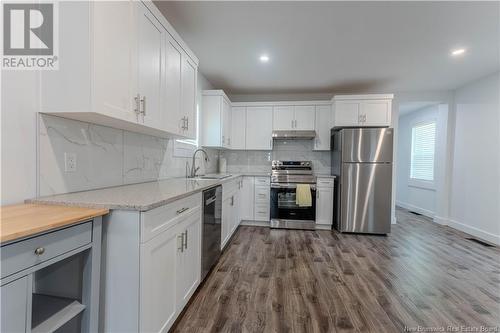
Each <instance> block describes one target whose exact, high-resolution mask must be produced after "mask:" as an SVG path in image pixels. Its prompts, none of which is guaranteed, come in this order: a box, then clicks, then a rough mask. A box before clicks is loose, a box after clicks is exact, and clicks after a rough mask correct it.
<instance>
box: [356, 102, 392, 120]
mask: <svg viewBox="0 0 500 333" xmlns="http://www.w3.org/2000/svg"><path fill="white" fill-rule="evenodd" d="M391 104H392V103H391V101H388V100H373V101H362V102H361V108H360V114H361V116H362V117H363V119H362V120H363V126H390V124H391V111H392V110H391Z"/></svg>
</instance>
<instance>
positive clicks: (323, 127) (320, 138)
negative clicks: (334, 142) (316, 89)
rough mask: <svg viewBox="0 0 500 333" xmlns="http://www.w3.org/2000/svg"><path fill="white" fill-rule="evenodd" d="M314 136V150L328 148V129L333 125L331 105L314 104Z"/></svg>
mask: <svg viewBox="0 0 500 333" xmlns="http://www.w3.org/2000/svg"><path fill="white" fill-rule="evenodd" d="M315 111H316V117H315V126H314V130H315V131H316V138H315V139H314V150H330V136H331V135H330V130H331V129H332V127H333V112H332V106H331V105H316V108H315Z"/></svg>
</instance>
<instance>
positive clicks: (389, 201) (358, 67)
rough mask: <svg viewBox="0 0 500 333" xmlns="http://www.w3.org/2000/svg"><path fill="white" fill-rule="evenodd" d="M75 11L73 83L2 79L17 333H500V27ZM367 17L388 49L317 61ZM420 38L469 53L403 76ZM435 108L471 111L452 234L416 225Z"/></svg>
mask: <svg viewBox="0 0 500 333" xmlns="http://www.w3.org/2000/svg"><path fill="white" fill-rule="evenodd" d="M6 5H7V4H6ZM6 8H8V7H4V10H5V11H7V9H6ZM13 8H14V9H12V8H9V10H13V11H14V12H15V11H16V10H17V11H20V10H25V9H23V8H24V7H13ZM55 8H57V10H56V11H54V12H53V14H54V17H55V18H56V19H57V25H54V28H53V29H57V31H58V34H57V40H56V42H55V43H54V44H55V45H57V47H55V48H54V50H53V51H54V52H56V53H55V54H56V55H57V59H58V60H57V62H56V64H57V66H58V68H57V70H51V69H46V68H45V69H40V70H13V69H12V68H11V69H7V68H5V67H4V68H3V69H2V81H3V83H4V84H3V85H2V97H3V98H2V185H1V186H2V205H3V206H2V210H1V211H2V223H1V225H0V230H1V234H2V248H1V249H2V251H1V252H2V263H1V270H2V276H1V283H0V291H1V294H2V297H1V298H2V310H1V322H2V324H1V325H2V326H1V327H2V332H4V331H5V332H21V331H23V332H28V331H38V332H54V331H60V332H62V331H83V332H97V331H99V332H133V331H135V332H137V331H139V332H160V331H161V332H167V331H169V330H171V331H176V332H183V331H213V332H219V331H221V332H222V331H249V332H260V331H279V332H285V331H293V332H305V331H332V332H333V331H340V330H349V331H362V330H364V331H373V332H380V331H394V332H397V331H402V330H405V329H412V328H415V327H438V328H439V327H441V326H445V327H447V326H449V325H451V326H458V327H460V326H467V327H480V326H485V327H488V328H489V327H491V328H494V327H495V325H497V327H498V321H499V312H498V307H499V303H498V297H500V296H499V285H498V278H499V276H498V270H499V269H498V263H497V262H498V259H499V258H500V252H498V249H497V245H498V244H499V243H500V242H499V239H500V238H499V237H500V236H499V235H500V231H499V230H498V228H499V224H500V223H498V221H499V216H500V212H499V211H498V207H499V206H500V205H498V202H499V200H500V199H499V194H500V193H499V188H498V186H497V187H495V184H498V177H499V175H498V169H499V168H498V163H500V158H498V151H499V149H493V151H494V152H495V153H493V154H496V157H495V156H493V157H494V158H492V159H491V161H492V163H497V164H496V167H495V165H492V166H491V167H488V168H487V169H485V168H486V167H485V166H480V165H477V164H470V162H467V163H466V162H465V161H470V159H471V156H474V157H473V158H474V159H476V160H480V158H479V156H478V155H475V154H480V153H479V152H475V151H473V150H471V149H470V147H471V146H472V147H473V146H474V144H477V145H480V144H481V142H482V141H481V140H488V142H490V143H491V145H492V146H493V147H498V145H499V144H500V140H499V137H498V132H499V130H498V129H499V126H500V122H499V121H498V67H499V66H498V47H497V48H496V49H495V46H498V40H499V39H498V38H495V37H498V29H497V30H495V29H494V27H498V24H499V22H498V18H499V17H498V3H489V4H478V5H473V4H471V3H463V4H460V3H453V2H452V3H449V4H445V3H428V4H418V5H417V4H415V3H410V4H407V5H406V6H405V5H404V4H403V3H375V4H367V3H362V2H360V3H357V4H351V5H349V4H346V3H335V2H325V3H313V4H306V3H300V2H299V3H272V2H262V3H259V4H251V3H247V2H241V3H230V2H229V3H225V2H207V3H198V2H162V1H156V2H151V1H140V2H139V1H119V2H84V1H82V2H60V3H57V5H56V6H55ZM32 10H33V9H32ZM34 10H36V8H35V9H34ZM396 12H397V14H398V15H396V16H393V15H390V13H396ZM40 13H44V11H42V10H41V11H40ZM415 13H417V14H415ZM436 13H438V14H443V15H444V13H447V14H450V19H449V21H448V24H449V25H450V26H453V27H454V28H455V29H457V30H458V31H460V33H458V32H457V33H456V34H457V36H460V38H458V37H456V36H455V33H452V32H450V31H449V30H446V29H442V30H439V29H440V25H439V24H438V23H437V22H439V19H438V18H439V17H440V16H439V15H438V14H436ZM281 14H283V16H280V15H281ZM356 14H358V15H365V16H366V17H367V20H368V21H367V22H366V24H367V25H368V24H370V25H371V26H372V27H373V32H368V31H363V33H364V34H365V35H366V36H364V37H363V38H365V40H364V42H365V44H362V43H361V41H359V44H357V45H353V44H352V42H351V40H350V39H349V38H344V37H342V36H336V37H335V38H336V39H335V43H332V45H330V44H329V43H320V42H319V40H320V39H321V38H309V37H306V36H310V34H311V33H318V34H320V33H321V34H323V36H325V34H327V31H334V30H335V29H342V27H344V28H343V29H345V26H344V25H346V24H349V26H350V27H351V29H354V31H353V32H352V34H353V35H354V34H357V33H360V30H356V29H360V28H359V27H357V26H356V25H355V24H352V21H349V20H347V18H348V17H349V16H348V15H356ZM414 14H415V15H416V17H419V18H420V19H422V20H423V19H425V20H429V22H430V23H429V24H430V25H431V26H433V27H434V28H435V29H437V30H439V31H440V33H441V34H436V35H435V36H433V37H432V38H435V40H432V43H439V42H441V43H444V42H446V43H451V44H453V47H455V46H454V45H455V44H454V43H457V42H461V43H468V44H467V45H466V46H461V47H464V49H463V52H458V54H454V52H455V51H457V50H458V49H457V50H455V49H452V50H451V51H450V50H448V49H449V47H448V46H447V45H445V47H444V48H442V50H441V51H442V52H443V54H440V55H439V56H438V57H431V58H426V56H425V54H426V53H425V52H423V51H422V52H421V53H419V57H420V59H421V61H422V62H423V63H422V64H421V65H420V66H419V65H417V66H414V65H412V61H413V60H412V59H413V58H412V55H411V52H410V53H408V52H409V51H405V50H400V51H399V53H398V54H396V55H395V57H394V58H391V52H389V50H390V47H389V45H401V43H402V42H403V41H404V40H406V39H407V38H408V36H412V37H414V41H415V43H420V44H419V45H420V47H421V49H422V50H425V47H424V46H427V45H429V44H428V43H430V42H429V41H428V40H426V39H425V38H427V37H425V38H424V36H425V34H423V33H422V31H423V30H422V29H423V27H424V26H425V23H424V21H425V20H423V21H419V20H417V21H415V20H411V19H410V18H411V17H413V16H414ZM12 15H14V14H12ZM247 15H249V16H247ZM485 16H486V18H484V17H485ZM13 17H15V15H14V16H12V17H11V18H10V20H12V19H13ZM249 17H253V18H259V19H258V22H260V25H258V24H254V25H253V26H252V27H251V28H249V27H248V19H249ZM332 17H334V18H335V19H334V20H332ZM395 17H397V19H396V18H395ZM297 18H302V20H303V21H302V22H303V23H307V24H294V23H292V22H299V21H298V20H296V19H297ZM402 18H404V19H406V20H409V23H408V25H407V26H405V27H404V28H402V29H403V30H404V31H405V33H406V35H405V34H404V33H403V32H400V35H397V34H396V35H397V36H396V35H391V36H392V37H393V38H395V39H396V40H393V41H392V42H391V41H387V42H386V43H387V44H383V45H384V46H373V48H372V49H371V48H370V47H368V46H369V45H371V44H370V42H372V41H373V40H372V39H371V38H373V35H376V34H380V33H382V32H385V33H389V32H390V31H393V27H394V25H396V24H398V22H399V21H398V20H399V19H402ZM479 18H481V20H480V19H479ZM464 19H468V20H473V21H474V22H475V23H476V24H477V26H478V28H477V30H473V29H470V28H467V27H463V26H462V25H461V23H460V22H462V20H464ZM275 21H277V22H279V23H280V24H281V25H277V26H279V27H280V28H279V29H277V30H276V31H275V32H271V31H267V29H268V28H269V27H272V26H273V22H275ZM45 22H46V21H45ZM217 22H228V23H231V24H232V25H234V31H231V30H232V29H227V27H226V26H225V24H219V23H217ZM381 22H387V23H386V24H385V25H384V24H382V23H381ZM479 22H481V24H479ZM326 24H328V29H326V31H322V30H320V29H321V28H320V27H323V25H326ZM285 28H286V29H285ZM281 29H283V30H281ZM300 31H302V34H300V33H298V32H300ZM346 31H347V30H346ZM124 32H125V33H124ZM293 32H297V34H294V33H293ZM305 32H309V33H310V34H307V33H305ZM233 34H239V35H240V36H245V35H246V34H247V37H246V38H243V37H242V38H240V39H235V38H231V36H233ZM294 35H298V36H301V37H300V38H298V39H297V41H298V42H297V43H288V42H287V41H288V38H289V37H290V36H294ZM37 36H38V35H37ZM40 36H42V35H40ZM40 36H38V37H40ZM263 36H268V40H267V41H266V43H267V45H262V44H261V43H260V42H259V41H256V40H255V38H256V37H260V38H264V37H263ZM398 38H400V39H398ZM429 38H430V37H429ZM462 39H463V41H461V40H462ZM271 40H274V41H275V43H276V45H274V46H273V45H272V42H271ZM9 41H10V40H9ZM229 41H231V42H229ZM398 41H399V44H398ZM266 43H264V44H266ZM336 43H337V44H336ZM432 43H431V44H432ZM335 45H343V46H344V47H345V49H344V48H342V51H339V52H341V53H342V54H339V55H338V57H337V58H332V57H334V55H335V54H337V53H336V52H334V50H336V48H335V47H334V46H335ZM469 45H470V46H469ZM297 47H299V48H300V50H299V49H297ZM457 47H458V46H457ZM465 47H470V49H466V48H465ZM315 48H318V49H317V51H316V52H312V51H310V52H308V54H309V56H310V57H311V59H316V62H312V63H308V62H307V61H304V58H303V56H302V54H303V50H305V49H307V50H314V49H315ZM230 49H231V50H233V52H229V51H223V50H230ZM436 49H440V48H436ZM495 50H496V51H495ZM195 51H196V52H195ZM369 51H372V52H374V55H373V59H371V60H370V61H369V63H370V64H371V66H366V65H363V63H364V61H367V60H364V59H363V57H360V54H363V52H369ZM419 52H420V51H419ZM449 52H451V54H448V53H449ZM4 55H6V53H4ZM346 56H348V57H346ZM328 58H332V63H331V64H330V63H328V62H325V59H328ZM385 58H387V59H390V60H391V61H392V62H393V66H389V64H390V61H388V60H387V59H385ZM319 59H322V60H321V61H319ZM398 59H399V60H398ZM401 59H404V60H405V61H403V62H404V63H402V64H401V63H398V62H397V61H400V60H401ZM443 59H444V60H443ZM335 61H337V62H339V63H337V65H334V64H335ZM426 62H427V63H426ZM424 63H425V64H427V65H428V66H424ZM338 64H341V65H338ZM438 64H439V66H441V70H440V71H438V72H437V73H434V74H432V73H433V71H436V69H435V68H436V66H437V65H438ZM377 66H382V67H381V68H384V69H385V70H386V71H388V73H389V72H390V70H391V68H393V69H392V70H393V72H391V74H393V75H397V77H398V79H394V80H393V82H386V81H390V80H388V79H387V78H386V77H385V76H384V75H380V74H377V70H374V69H375V68H376V67H377ZM291 68H295V70H290V69H291ZM409 68H413V70H411V71H410V70H409ZM363 72H368V74H366V75H365V76H364V81H363V80H358V79H357V77H358V78H359V77H360V76H359V75H360V73H361V74H362V73H363ZM420 72H421V73H423V74H425V75H431V74H432V75H433V76H432V80H428V78H427V77H426V78H425V79H423V78H422V75H420ZM403 73H406V74H405V75H403ZM346 75H347V76H346ZM370 75H372V77H376V78H377V80H372V79H371V78H370ZM377 75H378V76H377ZM332 80H333V81H332ZM356 80H358V81H357V83H356ZM327 82H334V83H333V84H331V83H327ZM353 82H354V83H353ZM443 96H445V97H446V98H445V97H443ZM448 96H452V97H450V98H448ZM423 99H425V100H432V99H436V100H443V99H445V100H446V102H447V103H448V104H447V105H448V108H446V109H443V110H441V111H440V112H442V114H440V115H442V116H444V117H445V118H446V120H447V124H449V125H448V126H447V127H446V128H444V127H443V126H441V127H439V128H438V130H437V131H438V132H437V136H438V138H440V140H441V141H440V142H444V144H443V146H442V147H441V146H439V153H440V154H442V155H439V156H445V158H444V159H443V160H442V161H438V163H436V165H435V167H434V168H435V174H436V175H437V176H439V177H440V178H439V179H436V180H437V181H436V184H437V185H436V189H435V193H436V197H437V199H436V207H437V208H436V212H435V215H434V217H433V218H431V219H426V218H424V217H421V216H419V215H415V214H413V213H412V212H411V210H405V209H401V208H399V207H397V206H396V202H397V198H396V196H397V191H396V185H397V184H396V179H399V178H397V177H396V175H397V172H398V163H399V161H398V158H397V157H398V156H397V152H398V150H397V148H398V146H397V144H398V137H397V131H398V118H399V117H398V115H399V113H400V108H401V105H403V104H404V103H410V102H412V101H414V100H423ZM470 112H474V114H475V115H476V116H471V115H470ZM465 124H467V126H464V125H465ZM484 126H489V127H488V128H491V130H488V131H483V133H482V135H476V136H472V135H471V134H470V133H474V132H477V133H481V132H482V129H483V128H485V127H484ZM442 138H444V139H442ZM465 138H467V139H465ZM471 140H472V141H471ZM474 140H475V141H474ZM436 149H438V148H437V146H436ZM481 156H482V155H481ZM441 162H442V163H441ZM466 165H467V167H465V166H466ZM481 168H483V169H481ZM464 170H465V171H464ZM495 170H496V171H495ZM475 173H479V174H481V173H482V174H484V177H479V178H478V177H474V178H473V179H472V178H471V176H470V175H472V174H475ZM492 180H497V181H496V182H495V181H492ZM472 184H473V185H474V186H473V185H472ZM471 188H472V189H474V190H473V191H472V192H471V191H470V190H469V191H468V192H467V190H468V189H471ZM463 193H468V194H470V195H471V196H475V197H477V198H478V200H477V201H475V200H474V199H472V198H471V199H469V200H464V198H463V195H462V194H463ZM23 202H24V203H25V204H22V203H23ZM482 212H484V213H482ZM468 238H473V239H474V240H475V241H474V242H472V241H470V240H469V239H468ZM480 242H483V243H484V244H486V245H481V244H480ZM478 257H481V258H482V262H481V263H479V262H478V261H477V260H476V259H477V258H478ZM430 272H432V273H430ZM63 281H64V282H63ZM465 281H469V282H468V283H465ZM455 290H462V292H458V293H457V292H456V291H455ZM441 297H444V298H445V300H444V301H440V300H439V299H440V298H441ZM124 300H125V301H124Z"/></svg>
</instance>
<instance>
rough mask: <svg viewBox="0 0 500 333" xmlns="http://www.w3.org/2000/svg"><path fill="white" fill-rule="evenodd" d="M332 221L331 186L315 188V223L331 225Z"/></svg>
mask: <svg viewBox="0 0 500 333" xmlns="http://www.w3.org/2000/svg"><path fill="white" fill-rule="evenodd" d="M332 221H333V188H331V187H318V188H317V189H316V224H327V225H331V224H332Z"/></svg>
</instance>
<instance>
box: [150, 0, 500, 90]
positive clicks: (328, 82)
mask: <svg viewBox="0 0 500 333" xmlns="http://www.w3.org/2000/svg"><path fill="white" fill-rule="evenodd" d="M499 4H500V3H499V2H481V3H479V2H419V3H417V2H302V1H300V2H299V1H290V2H273V1H268V2H266V1H256V2H247V1H245V2H241V1H235V2H221V1H216V2H213V1H202V2H197V1H156V5H157V6H158V8H159V9H160V10H161V11H162V13H163V14H164V15H165V16H166V18H167V19H168V21H169V22H170V23H171V24H172V25H173V26H174V28H175V29H176V30H177V32H178V33H179V34H180V35H181V36H182V38H183V39H184V40H185V41H186V42H187V44H188V45H189V46H190V47H191V49H192V50H193V51H194V52H195V53H196V55H197V56H198V57H199V59H200V70H201V72H202V73H203V74H204V75H205V76H206V77H207V79H208V80H209V81H210V82H211V83H212V84H213V85H214V86H216V87H217V88H221V89H224V90H226V92H227V93H229V94H263V93H266V94H270V93H276V94H278V93H280V94H286V93H325V92H328V93H333V92H344V93H357V92H401V91H424V90H425V91H430V90H448V89H454V88H457V87H459V86H461V85H463V84H465V83H467V82H469V81H472V80H474V79H477V78H480V77H482V76H484V75H487V74H490V73H493V72H495V71H497V70H499V68H500V60H499V57H500V55H499V49H500V26H499V16H500V15H499V13H500V10H499ZM456 47H465V48H467V53H466V54H465V55H464V56H462V57H459V58H452V57H451V56H450V50H451V49H452V48H456ZM264 52H265V53H267V54H268V55H269V56H270V61H269V63H267V64H262V63H260V62H259V60H258V58H259V55H260V54H262V53H264Z"/></svg>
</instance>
